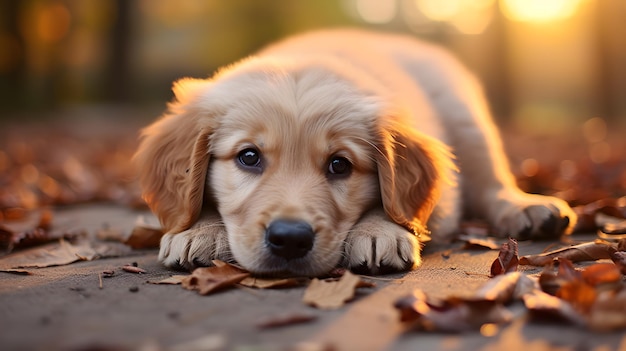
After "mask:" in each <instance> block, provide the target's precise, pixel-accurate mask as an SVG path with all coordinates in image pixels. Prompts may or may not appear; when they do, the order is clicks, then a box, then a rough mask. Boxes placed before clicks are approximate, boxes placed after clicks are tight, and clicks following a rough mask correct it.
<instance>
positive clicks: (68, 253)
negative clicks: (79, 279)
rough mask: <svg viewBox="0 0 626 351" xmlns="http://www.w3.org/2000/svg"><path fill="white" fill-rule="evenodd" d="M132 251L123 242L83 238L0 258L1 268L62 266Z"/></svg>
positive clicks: (122, 254)
mask: <svg viewBox="0 0 626 351" xmlns="http://www.w3.org/2000/svg"><path fill="white" fill-rule="evenodd" d="M129 253H130V248H129V247H128V246H126V245H124V244H121V243H100V242H89V241H87V240H83V241H81V242H79V243H77V244H71V243H70V242H68V241H66V240H63V239H61V240H59V242H58V243H51V244H46V245H42V246H38V247H34V248H31V249H26V250H22V251H19V252H15V253H12V254H10V255H7V256H5V257H3V258H0V269H11V268H29V267H36V268H43V267H50V266H61V265H66V264H70V263H73V262H76V261H81V260H82V261H91V260H94V259H97V258H104V257H118V256H124V255H127V254H129Z"/></svg>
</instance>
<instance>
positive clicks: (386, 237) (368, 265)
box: [344, 217, 421, 274]
mask: <svg viewBox="0 0 626 351" xmlns="http://www.w3.org/2000/svg"><path fill="white" fill-rule="evenodd" d="M420 249H421V246H420V242H419V240H418V238H417V236H415V235H414V234H412V233H410V232H409V231H408V230H406V229H405V228H403V227H401V226H399V225H397V224H396V223H393V222H390V221H389V220H387V219H382V218H380V217H373V218H369V219H364V220H361V222H359V223H357V225H355V226H354V228H352V230H351V231H350V233H349V234H348V236H347V238H346V244H345V249H344V251H345V252H344V255H345V257H344V265H346V266H347V267H348V268H350V269H351V270H353V271H355V272H357V273H361V274H385V273H391V272H398V271H406V270H409V269H411V268H414V267H417V266H418V265H419V264H420V263H421V256H420Z"/></svg>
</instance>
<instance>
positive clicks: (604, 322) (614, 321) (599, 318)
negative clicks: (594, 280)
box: [589, 289, 626, 331]
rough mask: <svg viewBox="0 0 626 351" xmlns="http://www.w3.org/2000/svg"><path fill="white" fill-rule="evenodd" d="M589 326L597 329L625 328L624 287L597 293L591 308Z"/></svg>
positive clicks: (625, 299)
mask: <svg viewBox="0 0 626 351" xmlns="http://www.w3.org/2000/svg"><path fill="white" fill-rule="evenodd" d="M589 327H590V328H591V329H593V330H598V331H611V330H617V329H625V328H626V289H621V290H619V291H602V292H600V293H599V294H598V298H597V299H596V301H595V303H594V304H593V306H592V308H591V315H590V317H589Z"/></svg>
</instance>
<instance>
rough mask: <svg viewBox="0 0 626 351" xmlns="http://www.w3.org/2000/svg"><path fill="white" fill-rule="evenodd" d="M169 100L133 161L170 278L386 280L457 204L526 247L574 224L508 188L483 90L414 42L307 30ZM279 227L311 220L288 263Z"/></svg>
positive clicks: (449, 226) (455, 214) (550, 206)
mask: <svg viewBox="0 0 626 351" xmlns="http://www.w3.org/2000/svg"><path fill="white" fill-rule="evenodd" d="M174 93H175V96H176V99H175V101H174V102H173V103H172V104H170V106H169V111H168V113H167V114H165V115H164V116H163V117H162V118H161V119H159V120H158V121H156V122H155V123H153V124H152V125H151V126H149V127H147V128H146V129H145V130H144V131H143V133H142V141H141V144H140V146H139V149H138V151H137V154H136V155H135V161H136V163H137V165H138V167H139V171H140V173H139V174H140V182H141V184H142V187H143V193H144V197H145V199H146V201H147V203H148V204H149V205H150V207H151V209H152V210H153V211H154V213H155V214H156V215H157V216H158V217H159V219H160V221H161V223H162V225H163V227H164V229H165V231H166V232H167V234H166V235H165V236H164V237H163V239H162V242H161V251H160V253H159V258H160V260H161V261H162V262H163V263H164V264H165V265H167V266H170V267H176V266H178V267H184V268H187V269H190V268H193V267H195V266H198V265H207V264H210V262H211V260H212V259H223V260H235V261H237V262H238V263H239V264H241V265H242V266H244V267H245V268H247V269H248V270H250V271H252V272H254V273H258V274H291V275H309V276H314V275H320V274H324V273H326V272H328V271H329V270H330V269H332V268H333V267H336V266H337V265H343V266H347V267H349V268H351V269H355V270H360V271H365V272H369V273H382V272H386V271H393V270H403V269H409V268H413V267H416V266H417V265H419V263H420V248H421V247H420V245H421V241H423V240H421V239H422V238H426V237H427V236H428V234H429V232H428V230H430V231H431V232H432V234H431V235H432V237H433V238H434V239H439V240H444V239H449V238H451V237H452V236H453V235H454V234H455V233H456V231H457V229H458V224H459V221H460V219H461V216H462V212H463V209H465V211H467V212H469V214H471V215H478V216H482V217H484V218H486V219H487V220H488V221H489V222H490V223H491V224H492V225H493V226H494V227H495V228H496V229H497V230H499V233H500V235H502V236H513V237H520V238H524V237H532V236H539V235H558V234H561V233H563V232H568V231H569V230H571V227H572V226H573V224H574V223H575V220H576V216H575V215H574V214H573V212H572V211H571V209H570V208H569V207H568V206H567V204H565V203H564V202H563V201H561V200H559V199H556V198H552V197H544V196H539V195H529V194H525V193H523V192H521V191H520V190H519V189H518V188H517V186H516V185H515V180H514V178H513V176H512V175H511V173H510V171H509V170H508V164H507V161H506V158H505V156H504V153H503V151H502V146H501V142H500V140H499V136H498V134H497V131H496V129H495V127H494V125H493V123H492V122H491V118H490V116H489V111H488V109H487V107H486V103H485V101H484V98H483V96H482V93H481V91H480V87H479V86H478V84H477V83H476V82H475V81H474V79H473V77H472V76H471V75H470V74H469V73H468V72H467V71H466V70H465V69H464V68H463V67H462V66H461V65H459V64H458V63H457V62H456V61H455V60H454V59H453V58H452V57H451V56H450V55H449V54H447V53H446V52H445V51H443V50H441V49H439V48H436V47H434V46H431V45H428V44H425V43H422V42H419V41H417V40H414V39H412V38H408V37H403V36H395V35H388V34H376V33H367V32H362V31H352V30H335V31H322V32H316V33H309V34H304V35H301V36H296V37H294V38H291V39H287V40H286V41H284V42H281V43H278V44H276V45H274V46H270V47H269V48H267V49H265V50H263V51H261V52H260V53H259V54H257V55H255V56H252V57H250V58H247V59H245V60H242V61H241V62H239V63H236V64H234V65H232V66H230V67H226V68H224V69H223V70H221V71H220V72H218V73H217V74H216V75H215V76H214V77H213V78H211V79H207V80H196V79H182V80H180V81H178V82H177V83H176V84H175V85H174ZM247 150H252V151H251V152H250V153H246V152H247ZM242 155H244V156H245V157H251V159H245V158H242V157H243V156H242ZM453 155H454V156H453ZM257 156H258V157H257ZM455 157H456V159H455ZM248 161H254V162H257V163H255V164H254V165H248V163H253V162H248ZM247 162H248V163H247ZM346 164H347V167H348V171H346V168H345V167H346ZM335 165H337V167H339V168H337V169H339V171H340V172H339V171H337V169H336V168H334V167H335ZM457 165H458V168H459V169H460V173H458V172H457V171H458V169H457ZM342 167H343V168H342ZM277 221H278V222H281V225H284V223H285V221H287V225H288V226H290V225H292V223H294V222H298V223H300V224H302V223H304V224H303V225H304V227H306V228H309V229H310V230H312V233H308V232H307V233H308V234H305V236H307V235H309V234H313V235H314V239H313V241H312V243H309V242H308V241H307V243H305V245H304V247H305V248H299V247H298V246H294V248H297V250H300V251H299V253H298V254H297V255H292V254H293V252H290V248H291V246H286V247H285V246H283V244H284V243H283V242H282V241H281V242H278V241H272V239H268V235H271V234H268V233H269V232H271V231H272V230H273V229H271V227H272V223H275V222H277ZM290 223H291V224H290ZM307 225H308V226H309V227H307ZM290 228H291V227H290ZM305 231H306V230H305ZM296 232H297V230H295V232H293V233H287V234H284V233H283V234H284V235H286V237H288V239H289V240H292V239H293V240H300V239H299V235H300V234H297V233H299V232H297V233H296ZM281 233H282V232H281ZM283 234H278V235H283ZM294 238H295V239H294ZM281 239H282V237H281ZM308 244H311V245H312V247H310V248H309V247H308V246H307V245H308ZM294 245H295V244H294ZM298 245H299V244H298Z"/></svg>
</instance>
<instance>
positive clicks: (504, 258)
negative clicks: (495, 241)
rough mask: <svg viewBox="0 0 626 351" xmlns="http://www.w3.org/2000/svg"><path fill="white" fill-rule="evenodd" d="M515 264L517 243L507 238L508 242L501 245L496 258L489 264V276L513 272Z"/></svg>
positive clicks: (516, 261) (515, 267)
mask: <svg viewBox="0 0 626 351" xmlns="http://www.w3.org/2000/svg"><path fill="white" fill-rule="evenodd" d="M517 264H518V254H517V241H516V240H515V239H512V238H509V241H508V242H506V243H503V244H502V247H501V248H500V253H499V254H498V257H497V258H496V259H495V260H494V261H493V263H492V264H491V276H492V277H494V276H496V275H499V274H505V273H509V272H515V271H516V270H517Z"/></svg>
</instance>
